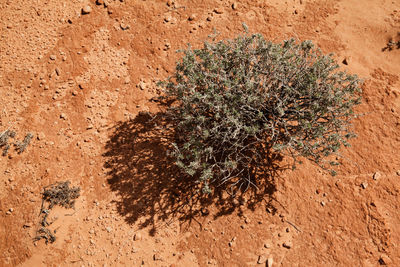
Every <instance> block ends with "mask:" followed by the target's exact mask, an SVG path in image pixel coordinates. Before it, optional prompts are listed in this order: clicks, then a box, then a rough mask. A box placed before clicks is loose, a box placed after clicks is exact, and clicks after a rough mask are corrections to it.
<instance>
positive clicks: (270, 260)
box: [266, 257, 274, 267]
mask: <svg viewBox="0 0 400 267" xmlns="http://www.w3.org/2000/svg"><path fill="white" fill-rule="evenodd" d="M273 263H274V259H273V258H272V257H269V258H268V259H267V264H266V265H267V267H272V264H273Z"/></svg>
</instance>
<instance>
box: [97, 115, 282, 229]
mask: <svg viewBox="0 0 400 267" xmlns="http://www.w3.org/2000/svg"><path fill="white" fill-rule="evenodd" d="M171 129H173V127H171V123H169V121H168V120H167V118H166V116H165V115H164V114H163V113H158V114H156V115H154V116H152V115H151V114H150V113H140V114H139V115H138V116H136V118H135V119H133V120H129V121H125V122H120V123H118V124H117V125H116V126H115V127H114V132H113V134H112V135H111V137H110V139H109V141H108V142H107V144H106V147H105V148H106V152H105V153H104V155H103V156H104V157H105V158H106V163H105V167H106V168H107V169H108V183H109V185H110V188H111V190H112V191H115V192H116V193H117V195H118V196H119V200H117V201H116V205H117V210H118V212H119V213H120V214H121V215H122V216H124V217H125V219H126V221H127V222H128V223H131V224H133V223H138V224H139V225H140V227H142V228H144V227H150V234H154V233H155V232H156V231H157V227H158V226H160V225H161V224H165V223H166V224H169V223H170V222H172V221H177V220H178V221H179V222H180V224H181V225H182V224H183V223H189V224H190V223H191V222H192V221H193V220H194V221H197V220H196V218H198V216H206V215H208V213H209V208H210V206H211V205H212V206H213V207H215V208H213V210H216V212H215V213H213V214H212V215H213V216H214V217H215V218H216V217H219V216H223V215H227V214H231V213H233V212H235V210H238V211H239V213H240V208H239V207H240V206H242V207H243V205H244V206H245V207H246V208H249V209H254V208H255V207H256V205H257V204H259V203H265V204H266V205H267V206H270V207H271V208H272V209H273V210H274V208H273V207H272V205H271V201H272V194H273V193H274V192H275V185H274V177H275V176H276V174H277V173H278V171H279V167H278V165H277V164H275V163H274V162H275V161H277V160H276V159H275V160H271V159H270V160H269V164H266V165H267V166H264V167H263V169H264V171H263V177H262V179H257V180H258V181H257V185H258V190H255V189H254V188H251V189H249V190H248V191H247V192H246V193H245V194H244V193H243V192H241V193H238V194H237V196H236V199H233V198H232V196H231V195H229V194H227V192H226V190H223V188H217V189H216V190H214V191H213V193H210V194H204V193H202V191H201V189H200V187H199V184H198V183H196V179H195V178H193V177H188V176H187V175H184V174H182V172H181V171H180V169H179V168H178V167H177V166H176V165H175V164H174V160H173V158H171V157H170V156H169V155H168V150H169V149H171V145H170V144H171V143H172V142H174V140H175V138H174V131H173V130H171ZM244 203H245V204H244ZM200 227H201V224H200Z"/></svg>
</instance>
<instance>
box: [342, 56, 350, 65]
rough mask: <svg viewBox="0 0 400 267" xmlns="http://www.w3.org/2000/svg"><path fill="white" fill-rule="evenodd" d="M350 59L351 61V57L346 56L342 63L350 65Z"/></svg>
mask: <svg viewBox="0 0 400 267" xmlns="http://www.w3.org/2000/svg"><path fill="white" fill-rule="evenodd" d="M349 61H350V58H349V57H345V58H344V59H343V61H342V63H343V64H344V65H349Z"/></svg>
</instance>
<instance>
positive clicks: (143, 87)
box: [138, 81, 146, 90]
mask: <svg viewBox="0 0 400 267" xmlns="http://www.w3.org/2000/svg"><path fill="white" fill-rule="evenodd" d="M138 87H139V89H140V90H144V89H146V83H145V82H143V81H140V82H139V84H138Z"/></svg>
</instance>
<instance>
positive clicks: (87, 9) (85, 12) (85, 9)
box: [82, 5, 92, 15]
mask: <svg viewBox="0 0 400 267" xmlns="http://www.w3.org/2000/svg"><path fill="white" fill-rule="evenodd" d="M90 12H92V8H91V7H90V6H89V5H87V6H84V7H83V8H82V15H86V14H89V13H90Z"/></svg>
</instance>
